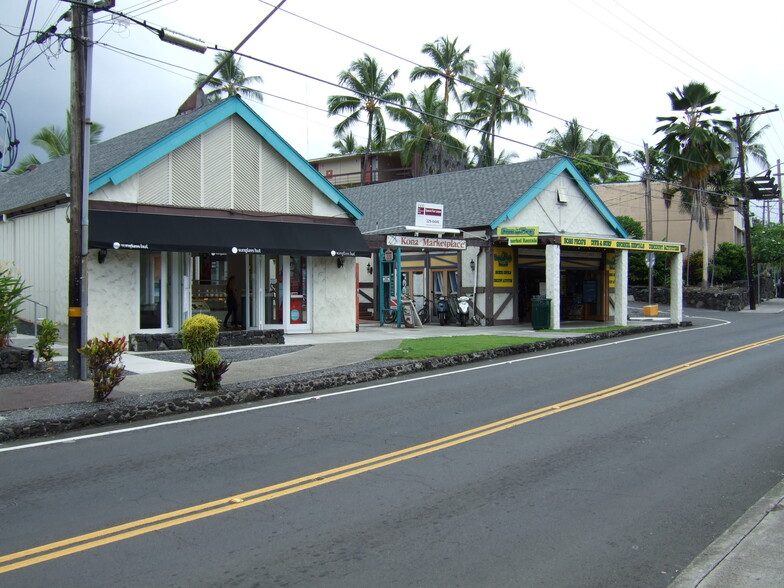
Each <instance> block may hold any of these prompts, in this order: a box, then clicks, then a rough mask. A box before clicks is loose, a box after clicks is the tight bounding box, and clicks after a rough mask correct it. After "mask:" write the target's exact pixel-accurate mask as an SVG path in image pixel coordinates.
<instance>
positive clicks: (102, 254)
mask: <svg viewBox="0 0 784 588" xmlns="http://www.w3.org/2000/svg"><path fill="white" fill-rule="evenodd" d="M104 261H106V249H99V250H98V263H103V262H104Z"/></svg>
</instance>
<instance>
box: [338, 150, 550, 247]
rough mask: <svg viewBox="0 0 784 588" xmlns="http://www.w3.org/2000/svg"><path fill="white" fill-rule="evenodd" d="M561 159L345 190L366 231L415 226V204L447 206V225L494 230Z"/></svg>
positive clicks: (363, 229)
mask: <svg viewBox="0 0 784 588" xmlns="http://www.w3.org/2000/svg"><path fill="white" fill-rule="evenodd" d="M560 161H561V158H559V157H550V158H547V159H536V160H533V161H526V162H523V163H515V164H510V165H497V166H493V167H483V168H478V169H470V170H463V171H457V172H451V173H445V174H439V175H434V176H424V177H419V178H411V179H407V180H398V181H395V182H386V183H382V184H371V185H369V186H362V187H359V188H347V189H344V190H342V192H343V193H344V194H345V195H346V197H348V199H349V200H351V201H352V202H354V203H355V204H356V205H357V206H358V207H359V208H361V209H362V211H363V212H364V213H365V216H364V218H363V219H362V220H361V221H359V222H358V223H357V224H358V226H359V228H360V230H361V231H362V232H363V233H364V232H368V231H373V230H376V229H379V230H381V229H385V228H392V227H400V226H405V225H413V224H414V215H415V207H416V203H417V202H428V203H434V204H443V205H444V227H448V228H458V229H465V228H471V227H483V226H490V224H491V223H492V222H493V221H495V220H496V219H498V218H499V217H500V216H501V215H502V214H503V213H504V212H505V211H506V210H507V209H508V208H509V207H510V206H511V205H512V204H514V203H515V202H516V201H517V200H519V199H520V198H521V197H522V196H523V195H524V194H525V193H526V192H527V191H528V190H529V189H531V188H532V187H533V186H534V185H535V184H536V183H537V182H539V181H540V180H541V179H542V178H543V176H545V174H547V172H549V171H550V170H552V168H553V167H555V166H556V165H557V164H558V163H559V162H560ZM553 179H555V176H554V177H553Z"/></svg>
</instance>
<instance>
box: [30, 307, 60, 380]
mask: <svg viewBox="0 0 784 588" xmlns="http://www.w3.org/2000/svg"><path fill="white" fill-rule="evenodd" d="M59 338H60V329H58V328H57V323H55V322H53V321H50V320H49V319H44V320H43V321H41V327H40V329H39V330H38V338H37V339H36V341H35V354H36V360H35V365H36V366H38V368H39V369H40V367H41V362H44V363H49V362H50V361H52V359H54V358H55V357H56V356H57V355H59V353H57V352H56V351H55V350H54V344H55V343H57V340H58V339H59Z"/></svg>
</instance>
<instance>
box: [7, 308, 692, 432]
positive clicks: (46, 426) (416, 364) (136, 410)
mask: <svg viewBox="0 0 784 588" xmlns="http://www.w3.org/2000/svg"><path fill="white" fill-rule="evenodd" d="M690 325H691V323H688V322H686V323H683V324H682V325H680V326H690ZM678 326H679V325H673V324H669V323H668V324H656V325H645V326H639V327H632V328H628V329H622V330H617V331H606V332H602V333H591V334H588V335H581V336H576V337H559V338H555V339H547V340H544V341H537V342H535V343H527V344H524V345H512V346H509V347H501V348H498V349H489V350H486V351H477V352H475V353H467V354H463V355H450V356H447V357H436V358H431V359H421V360H410V361H405V362H402V363H390V365H389V366H388V367H386V366H382V367H377V368H373V369H363V370H361V371H354V370H352V369H351V367H348V368H347V369H346V370H345V371H343V372H335V373H332V374H329V375H322V376H316V377H313V376H309V375H308V374H301V375H299V376H292V377H291V378H290V379H288V380H286V381H284V382H279V383H274V384H269V385H262V386H258V387H253V388H243V387H241V385H238V386H235V387H233V388H232V389H230V390H218V391H217V392H215V393H212V394H209V393H204V392H196V391H194V392H192V395H190V396H183V397H180V398H174V399H171V400H165V401H157V402H147V403H143V404H139V405H135V404H134V405H128V404H123V405H120V404H115V405H114V406H113V402H112V401H111V400H109V401H107V402H104V403H94V404H93V403H90V408H91V410H89V411H85V412H84V413H82V414H80V415H78V416H74V417H73V418H69V419H37V420H34V421H30V422H26V423H24V424H16V425H11V424H8V425H2V424H1V423H0V442H6V441H10V440H12V439H22V438H27V437H40V436H44V435H50V434H57V433H63V432H65V431H71V430H74V429H80V428H84V427H94V426H98V425H108V424H116V423H127V422H131V421H137V420H144V419H151V418H157V417H165V416H171V415H175V414H182V413H187V412H196V411H200V410H206V409H210V408H217V407H221V406H231V405H236V404H242V403H245V402H256V401H258V400H265V399H269V398H277V397H280V396H288V395H291V394H305V393H312V392H317V391H319V390H329V389H331V388H336V387H339V386H351V385H356V384H362V383H364V382H369V381H373V380H379V379H382V378H394V377H399V376H405V375H409V374H414V373H419V372H424V371H429V370H436V369H442V368H446V367H452V366H457V365H461V364H466V363H473V362H477V361H487V360H489V359H497V358H501V357H507V356H510V355H519V354H523V353H534V352H536V351H543V350H546V349H553V348H558V347H569V346H572V345H577V344H581V343H592V342H595V341H600V340H603V339H610V338H615V337H622V336H626V335H637V334H640V333H646V332H650V331H658V330H664V329H673V328H677V327H678Z"/></svg>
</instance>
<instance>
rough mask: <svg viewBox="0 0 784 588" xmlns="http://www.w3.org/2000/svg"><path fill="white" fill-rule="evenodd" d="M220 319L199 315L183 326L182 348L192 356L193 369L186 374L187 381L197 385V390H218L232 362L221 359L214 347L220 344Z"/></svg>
mask: <svg viewBox="0 0 784 588" xmlns="http://www.w3.org/2000/svg"><path fill="white" fill-rule="evenodd" d="M218 333H220V326H219V324H218V319H216V318H215V317H214V316H210V315H207V314H197V315H194V316H192V317H191V318H189V319H188V320H186V321H185V322H184V323H183V324H182V334H181V336H182V346H183V347H185V349H187V350H188V352H189V353H190V354H191V361H192V362H193V369H191V370H188V371H187V372H185V378H184V379H185V380H186V381H187V382H192V383H193V384H195V386H196V389H197V390H217V389H218V388H220V381H221V378H222V377H223V374H225V373H226V371H227V370H228V369H229V366H230V365H231V362H229V361H225V360H224V359H221V356H220V354H219V353H218V352H217V351H216V350H215V349H210V348H211V347H214V346H215V344H216V343H217V342H218Z"/></svg>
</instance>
